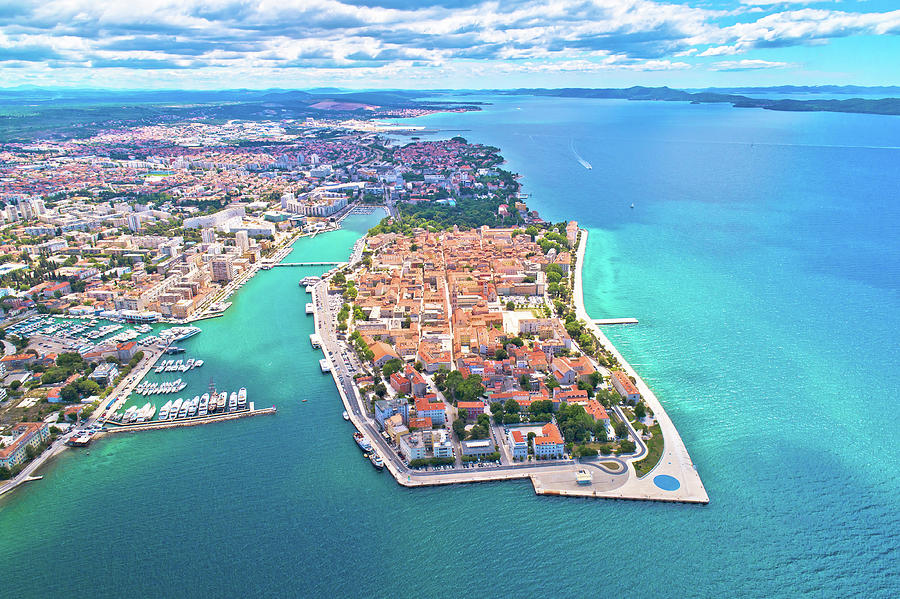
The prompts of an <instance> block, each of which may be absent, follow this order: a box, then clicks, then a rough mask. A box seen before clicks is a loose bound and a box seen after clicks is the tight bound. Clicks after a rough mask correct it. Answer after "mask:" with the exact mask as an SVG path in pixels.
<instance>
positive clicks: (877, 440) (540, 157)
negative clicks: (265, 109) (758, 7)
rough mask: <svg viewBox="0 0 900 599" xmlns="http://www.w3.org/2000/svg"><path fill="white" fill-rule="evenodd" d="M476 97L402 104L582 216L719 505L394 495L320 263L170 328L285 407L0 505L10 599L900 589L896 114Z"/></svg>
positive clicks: (169, 435)
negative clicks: (324, 304) (360, 418)
mask: <svg viewBox="0 0 900 599" xmlns="http://www.w3.org/2000/svg"><path fill="white" fill-rule="evenodd" d="M488 100H489V101H491V102H493V104H492V105H491V106H488V107H486V109H485V110H484V111H482V112H477V113H467V114H436V115H430V116H428V117H424V118H420V119H416V120H415V122H417V123H421V124H424V125H427V126H429V127H432V128H436V129H441V130H442V131H441V132H440V133H434V134H426V135H423V137H428V136H448V137H449V136H452V135H455V134H461V135H463V136H464V137H466V138H468V139H469V140H471V141H478V142H483V143H490V144H492V145H496V146H499V147H500V148H501V149H502V152H503V154H504V155H505V156H506V157H507V159H508V161H509V164H508V167H509V168H510V169H512V170H514V171H517V172H519V173H521V174H522V175H523V179H522V183H523V185H524V191H526V192H528V193H530V194H531V197H530V198H529V200H528V202H529V205H530V206H531V207H532V208H534V209H537V210H539V211H540V213H541V215H542V216H544V217H545V218H547V219H552V220H562V219H568V218H575V219H577V220H578V221H579V222H580V223H581V224H582V225H583V226H586V227H587V228H589V229H590V242H589V246H588V256H587V259H586V268H585V281H586V287H587V290H586V303H587V308H588V310H589V312H591V314H592V315H593V316H595V317H597V318H601V317H617V316H634V317H637V318H638V319H639V320H640V321H641V324H639V325H637V326H629V327H621V328H609V329H608V334H609V335H610V337H611V338H612V339H613V341H614V342H615V343H616V344H617V345H618V346H619V348H620V349H621V350H622V352H623V353H624V354H625V355H626V357H628V359H629V360H630V361H631V362H632V363H633V364H634V365H635V366H636V367H637V368H638V369H639V370H640V371H641V373H642V374H643V375H644V377H645V379H646V380H647V382H648V383H649V384H650V385H651V386H652V387H653V388H654V389H655V390H656V392H657V395H658V396H659V397H660V399H661V401H662V402H663V403H664V404H665V405H666V407H667V410H668V412H669V414H670V415H671V417H672V418H673V420H674V422H675V424H676V425H677V426H678V429H679V431H680V432H681V435H682V437H683V438H684V441H685V444H686V446H687V448H688V450H689V452H690V453H691V455H692V457H693V459H694V461H695V463H696V464H697V467H698V468H699V471H700V474H701V476H702V477H703V480H704V483H705V486H706V489H707V491H708V492H709V495H710V499H711V503H710V505H708V506H705V507H699V506H688V505H668V504H655V503H637V502H617V501H602V500H601V501H594V500H577V499H561V498H551V497H536V496H534V495H533V493H532V489H531V485H530V484H529V483H527V482H512V483H496V484H494V483H492V484H481V485H471V486H461V487H452V488H441V489H416V490H407V489H404V488H401V487H399V486H398V485H396V484H395V483H394V482H393V479H392V478H391V477H390V476H389V475H387V474H383V473H382V474H380V473H377V472H375V471H374V470H373V469H372V467H371V466H370V464H369V463H368V461H366V460H364V459H363V458H362V457H361V455H360V452H359V451H358V450H357V449H356V447H355V445H354V444H353V442H352V440H351V439H350V433H351V429H350V426H349V424H348V423H345V422H344V421H343V420H342V419H341V416H340V414H341V411H342V407H341V405H340V401H339V399H338V396H337V393H336V391H335V390H334V387H333V383H332V380H331V378H330V377H325V376H323V375H321V374H320V372H319V369H318V364H317V359H318V357H319V354H318V353H317V352H314V351H313V350H312V349H311V348H310V345H309V340H308V337H309V333H310V332H311V331H312V319H311V317H307V316H305V314H304V304H305V302H306V298H307V296H306V294H305V293H304V291H303V289H301V288H299V287H298V285H297V281H298V280H299V279H300V278H302V277H303V276H305V275H306V274H310V273H313V272H315V269H311V268H310V269H306V268H276V269H272V270H270V271H266V272H262V273H260V274H259V275H258V276H257V277H256V278H255V279H254V280H252V281H251V282H250V283H249V284H247V285H246V286H245V287H244V288H243V289H242V290H241V291H240V293H239V294H238V295H237V296H235V298H234V301H235V303H234V305H233V306H232V308H231V309H230V310H229V311H228V313H227V314H226V316H224V317H223V318H220V319H216V320H212V321H208V322H206V323H204V324H203V325H202V328H203V333H202V334H200V335H198V336H196V337H194V338H192V339H191V340H189V341H188V342H186V344H185V345H187V347H188V351H189V352H190V354H189V355H191V356H196V357H201V358H203V359H204V360H205V361H206V364H205V365H204V367H203V368H202V369H201V372H198V373H197V374H195V375H193V376H192V377H191V378H190V379H189V380H190V381H191V387H190V388H189V389H187V390H186V391H185V393H188V392H190V393H192V394H193V393H194V392H195V389H196V392H200V391H201V389H203V388H205V387H206V385H207V384H208V382H209V381H208V377H210V376H212V377H214V378H215V382H216V385H217V386H218V387H220V388H228V389H232V388H237V387H239V386H246V387H247V389H248V392H249V396H250V399H251V400H252V401H255V402H256V403H257V405H268V404H276V405H277V406H278V408H279V410H278V414H277V415H275V416H261V417H258V418H251V419H246V420H240V421H236V422H228V423H222V424H217V425H209V426H203V427H195V428H193V429H185V430H170V431H153V432H145V433H138V434H129V435H123V436H115V437H113V438H110V439H108V440H104V441H102V442H100V443H98V444H96V445H94V446H93V447H92V448H91V449H90V453H89V454H88V453H87V452H84V451H81V452H76V451H72V452H67V453H66V454H65V455H64V456H63V457H62V458H61V459H59V460H57V461H56V462H55V463H54V464H53V465H52V466H50V467H49V468H48V469H47V471H46V472H45V475H46V476H45V479H44V480H43V481H40V482H38V483H32V484H30V485H28V486H26V487H25V488H23V489H21V490H19V491H17V492H16V493H14V494H13V495H12V496H10V497H8V498H4V499H2V500H0V563H2V564H3V569H2V570H0V572H2V575H0V597H7V596H8V597H45V596H49V595H51V594H59V593H60V592H79V593H84V594H88V595H90V596H97V597H123V596H131V597H176V596H177V597H181V596H186V597H207V596H229V597H234V596H247V595H252V596H258V595H266V596H291V597H310V596H321V595H329V596H332V597H351V596H352V597H388V596H390V597H420V596H431V597H459V596H480V597H498V596H513V595H515V596H520V597H533V596H551V597H582V596H590V595H615V596H622V595H629V596H637V597H713V596H727V597H732V596H738V597H797V596H811V597H849V596H859V597H895V596H898V594H900V565H898V563H900V560H898V558H897V555H898V550H900V540H898V537H900V499H898V498H900V445H898V443H897V438H898V432H900V431H898V419H897V415H896V408H897V398H898V396H900V368H898V365H900V359H898V357H900V343H898V330H900V292H898V289H900V236H898V231H900V119H897V118H894V117H880V116H867V115H842V114H824V113H821V114H819V113H813V114H803V113H778V112H769V111H762V110H755V109H754V110H741V109H733V108H730V107H728V106H712V105H702V106H692V105H686V104H670V103H640V102H618V101H597V100H559V99H552V98H526V97H499V98H488ZM579 158H580V159H581V160H582V161H585V162H588V163H590V164H591V166H592V169H591V170H588V169H586V168H585V167H584V166H582V163H581V162H579ZM632 203H634V208H633V209H632V208H631V207H630V206H631V204H632ZM375 220H377V217H353V218H352V219H351V220H350V221H348V222H347V228H346V229H345V230H343V231H340V232H337V233H332V234H328V235H320V236H318V237H316V238H315V239H312V240H301V241H299V242H298V243H297V245H296V249H295V252H294V254H293V255H292V257H290V258H288V260H292V259H293V258H296V257H299V256H302V257H304V258H309V259H317V260H328V259H340V258H342V257H344V256H345V255H346V254H348V253H349V250H350V247H351V245H352V244H353V242H354V240H355V239H356V238H357V236H358V235H360V234H362V233H363V232H364V231H365V229H366V228H367V227H368V226H370V225H371V224H372V223H373V222H374V221H375ZM303 399H306V400H308V401H306V402H304V401H302V400H303Z"/></svg>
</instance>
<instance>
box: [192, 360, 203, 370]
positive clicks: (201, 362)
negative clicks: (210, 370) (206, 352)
mask: <svg viewBox="0 0 900 599" xmlns="http://www.w3.org/2000/svg"><path fill="white" fill-rule="evenodd" d="M201 366H203V360H194V368H200V367H201Z"/></svg>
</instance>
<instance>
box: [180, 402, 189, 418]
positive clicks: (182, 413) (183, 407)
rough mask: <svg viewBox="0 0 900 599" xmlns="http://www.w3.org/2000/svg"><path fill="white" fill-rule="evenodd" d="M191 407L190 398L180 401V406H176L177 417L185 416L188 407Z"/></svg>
mask: <svg viewBox="0 0 900 599" xmlns="http://www.w3.org/2000/svg"><path fill="white" fill-rule="evenodd" d="M190 407H191V400H189V399H186V400H184V401H183V402H182V404H181V407H180V408H178V416H177V417H178V418H186V417H187V413H188V408H190Z"/></svg>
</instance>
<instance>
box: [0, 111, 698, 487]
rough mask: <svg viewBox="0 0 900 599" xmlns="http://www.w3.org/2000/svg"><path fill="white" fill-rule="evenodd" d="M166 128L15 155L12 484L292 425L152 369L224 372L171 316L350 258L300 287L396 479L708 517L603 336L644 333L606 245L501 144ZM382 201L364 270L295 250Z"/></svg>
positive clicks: (12, 151)
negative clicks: (259, 282) (617, 301)
mask: <svg viewBox="0 0 900 599" xmlns="http://www.w3.org/2000/svg"><path fill="white" fill-rule="evenodd" d="M323 102H324V101H323ZM338 108H340V109H341V110H343V109H346V108H347V107H346V106H343V107H338V106H336V104H335V103H334V102H331V103H328V104H324V105H322V106H320V109H322V110H326V111H334V110H338ZM311 109H313V110H315V109H316V108H315V107H312V108H311ZM446 109H452V110H455V109H456V107H447V108H446ZM385 110H395V109H394V108H390V107H388V108H385ZM417 110H423V109H417ZM211 114H212V116H216V115H217V114H218V113H216V112H215V111H214V112H213V113H211ZM161 120H162V121H163V122H160V123H155V124H152V125H148V124H145V125H143V126H140V127H134V126H131V125H120V126H118V127H115V128H112V129H102V130H100V131H97V132H95V133H94V134H91V135H89V136H88V137H86V138H83V139H69V138H66V139H43V140H38V141H34V142H20V143H15V144H7V146H6V148H5V151H4V153H3V154H2V156H0V157H2V159H3V161H2V163H0V174H3V175H4V176H3V180H2V183H0V191H2V192H3V193H4V194H5V195H4V196H3V197H5V198H6V206H5V208H4V210H3V213H2V214H3V217H4V219H5V221H6V223H5V224H4V225H3V228H2V235H3V236H4V240H5V241H6V245H5V246H4V249H5V254H3V255H4V256H5V258H4V259H5V261H6V262H8V264H7V265H6V266H5V270H4V272H3V273H2V274H0V282H2V283H3V284H5V285H6V288H5V297H4V298H3V300H2V302H0V304H2V305H3V307H4V308H5V309H6V311H7V314H6V318H5V320H4V323H3V324H4V326H5V329H4V333H5V334H6V335H7V337H8V339H7V341H6V343H5V350H6V353H7V355H6V356H5V357H3V358H2V360H0V367H2V370H3V376H4V383H5V387H4V389H3V392H4V396H3V397H2V401H0V427H2V429H0V433H2V432H3V431H5V435H4V436H3V437H2V440H0V443H2V446H0V458H2V463H0V467H2V470H0V479H5V478H9V477H12V479H11V480H10V481H9V482H8V483H6V484H4V486H3V490H8V489H10V488H12V487H13V486H15V485H16V484H18V483H20V482H23V481H25V480H31V479H32V473H33V472H34V471H35V470H36V469H37V468H38V467H39V466H40V465H41V464H42V463H43V462H44V461H45V460H46V459H48V458H49V457H51V456H52V455H55V454H56V453H58V451H60V450H61V449H62V448H63V446H64V444H66V443H68V444H70V445H71V444H75V445H79V444H85V443H87V442H88V441H89V439H90V437H91V436H93V435H95V434H96V433H98V432H100V431H103V432H108V431H137V430H154V429H158V428H164V427H172V426H175V427H182V426H190V425H193V424H203V423H208V422H216V421H222V420H233V419H235V418H242V417H244V416H246V415H256V414H270V413H274V411H275V409H274V407H272V408H259V409H257V408H256V407H255V406H254V403H253V401H252V399H253V398H257V399H258V398H259V397H260V395H259V394H258V391H259V390H256V389H249V390H245V389H241V392H240V393H236V392H232V393H231V398H230V400H229V399H228V393H227V392H223V391H221V390H217V389H215V388H214V386H213V384H212V382H210V385H209V389H208V392H204V390H199V389H197V390H194V391H193V392H192V393H197V395H196V396H195V397H194V398H193V400H191V399H190V396H188V398H186V399H182V398H180V397H179V398H177V399H176V398H175V395H173V399H172V400H170V401H166V398H160V397H159V396H161V395H165V394H170V393H171V394H178V393H179V392H180V391H181V390H183V389H184V388H185V386H186V384H187V383H186V382H185V381H183V380H182V379H181V378H178V379H176V380H152V379H151V378H145V377H147V375H148V374H149V373H150V372H151V371H155V373H157V374H159V373H165V372H187V371H188V370H190V369H192V368H194V367H195V366H196V365H202V363H203V360H201V359H199V356H190V358H186V359H183V360H178V359H165V356H166V354H170V353H172V352H178V351H184V349H183V348H178V347H176V346H175V345H174V342H177V341H178V340H179V339H183V338H187V337H188V336H191V335H194V334H197V333H199V332H200V329H199V328H198V327H196V326H191V327H184V326H181V327H175V328H173V329H171V330H167V329H165V326H166V325H187V324H192V325H196V324H197V323H198V321H201V320H202V319H205V318H210V317H216V316H219V315H221V314H223V313H224V312H225V311H227V310H228V308H229V306H230V303H229V302H228V301H227V300H228V298H229V295H230V294H232V293H234V292H237V291H238V290H239V289H240V288H241V286H242V285H243V284H245V283H246V282H247V281H248V280H249V279H250V277H253V276H255V275H256V274H257V273H258V272H260V271H264V270H269V269H271V268H273V267H275V266H294V265H299V264H309V265H314V266H319V265H321V266H322V267H323V269H324V268H326V267H332V268H331V269H330V270H328V271H327V272H325V273H324V274H323V275H322V276H321V277H306V279H309V280H307V281H306V282H303V283H302V284H303V285H304V286H306V287H307V290H308V291H309V292H310V293H312V295H313V298H312V301H311V302H310V303H309V305H308V306H307V313H312V314H313V315H314V318H315V327H316V335H315V338H314V342H315V343H316V344H318V345H320V346H321V347H322V349H323V351H324V353H325V357H324V358H323V360H322V370H323V371H328V372H330V373H331V375H332V376H333V377H334V380H335V382H336V384H337V388H338V391H339V392H340V395H341V397H342V400H343V402H344V406H345V408H346V413H347V419H348V420H351V421H352V423H353V425H354V426H355V428H356V429H357V431H356V435H355V439H356V443H357V444H358V445H359V446H360V447H361V448H362V449H364V450H365V452H366V453H367V455H369V457H370V459H371V460H372V462H373V464H375V466H376V467H378V468H384V467H386V468H387V469H388V470H389V471H390V472H391V473H392V474H393V475H394V476H395V478H396V479H397V481H398V482H399V483H400V484H402V485H406V486H423V485H435V484H449V483H463V482H477V481H492V480H506V479H521V478H527V479H530V480H531V481H532V483H533V486H534V488H535V491H536V492H537V493H541V494H558V495H572V496H590V497H611V498H623V499H647V500H661V501H681V502H691V503H707V502H708V497H707V494H706V492H705V489H704V487H703V484H702V482H701V481H700V477H699V475H698V474H697V471H696V469H695V468H694V466H693V464H692V463H691V460H690V457H689V455H688V453H687V451H686V449H685V447H684V444H683V443H682V441H681V439H680V437H679V435H678V432H677V430H676V429H675V427H674V425H673V424H672V422H671V420H670V419H669V417H668V416H667V415H666V413H665V410H664V409H663V406H662V405H661V404H660V402H659V401H658V400H657V398H656V397H655V396H654V395H653V393H652V391H651V390H650V389H649V388H648V387H647V385H645V384H644V383H643V381H642V380H641V379H640V377H639V375H638V373H637V372H635V371H634V369H632V368H631V366H630V365H629V364H628V363H627V362H626V361H625V359H624V358H623V357H622V356H621V355H620V354H619V352H618V351H616V349H615V348H614V347H613V346H612V344H611V343H610V342H609V340H608V339H607V338H606V337H605V335H604V334H603V332H602V331H601V329H600V328H599V327H598V326H597V323H598V322H599V323H601V324H609V323H610V322H634V320H633V319H613V320H612V321H610V320H603V321H597V322H595V321H593V320H592V319H591V317H590V316H589V315H588V314H587V311H586V309H585V307H584V304H583V301H582V289H583V286H582V274H581V272H582V265H583V262H584V255H585V246H586V244H587V242H588V233H587V231H586V230H582V229H580V228H579V227H578V225H577V223H576V222H575V221H568V222H559V223H550V222H546V221H544V220H543V219H542V218H541V217H540V215H539V214H538V213H537V212H536V211H534V210H530V209H529V207H528V206H527V205H526V203H525V199H526V198H527V195H526V194H524V193H522V190H521V187H520V185H519V182H518V180H517V176H516V175H515V174H514V173H511V172H509V171H507V170H505V169H504V168H502V165H503V157H502V156H501V155H500V152H499V149H498V148H495V147H491V146H486V145H481V144H473V143H469V142H468V141H467V140H466V139H464V138H462V137H453V138H450V139H444V140H430V141H423V140H418V139H415V138H414V139H413V140H411V141H410V142H409V143H399V144H398V143H396V142H395V140H393V139H390V138H387V137H385V136H383V134H382V133H381V132H380V127H382V125H380V124H377V126H374V127H373V125H372V123H370V122H369V121H367V120H365V119H360V118H359V117H358V115H350V114H332V116H331V117H324V116H323V117H320V118H312V117H310V118H307V119H305V120H304V121H303V123H302V124H301V123H297V122H295V121H293V119H285V120H261V121H260V120H253V121H237V120H234V121H229V122H227V123H218V122H194V121H191V122H176V123H171V122H169V121H168V120H167V119H161ZM98 157H99V158H98ZM376 208H383V209H384V210H385V211H386V212H387V213H388V215H389V216H388V217H387V218H385V219H384V220H382V222H381V223H380V224H378V225H377V226H376V227H374V228H373V229H372V230H370V231H369V234H368V235H367V236H365V237H364V238H362V239H361V240H360V241H359V242H358V243H357V244H356V246H355V248H354V251H353V253H352V255H351V256H350V257H349V259H348V261H347V262H344V263H339V264H337V265H334V264H333V263H320V262H316V261H315V260H312V261H310V262H305V261H304V262H302V263H296V264H295V262H292V261H291V260H290V259H287V258H286V256H287V255H288V253H289V252H290V248H291V245H292V244H293V242H294V241H295V240H296V239H298V238H299V237H300V236H304V235H306V236H315V235H318V234H323V233H324V234H327V232H328V231H330V230H333V229H335V228H339V227H340V223H341V221H342V219H343V218H344V217H346V216H347V215H348V214H352V213H354V212H356V211H363V212H371V211H372V210H374V209H376ZM247 393H249V394H250V397H251V401H247V402H245V398H246V396H247ZM201 394H202V395H201ZM238 398H240V401H241V402H242V403H236V401H237V400H238ZM185 434H189V433H185Z"/></svg>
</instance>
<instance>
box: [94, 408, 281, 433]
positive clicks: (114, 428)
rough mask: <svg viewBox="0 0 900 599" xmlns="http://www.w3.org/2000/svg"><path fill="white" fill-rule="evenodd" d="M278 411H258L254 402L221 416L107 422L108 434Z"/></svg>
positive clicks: (264, 409) (192, 424)
mask: <svg viewBox="0 0 900 599" xmlns="http://www.w3.org/2000/svg"><path fill="white" fill-rule="evenodd" d="M277 411H278V410H277V409H276V408H275V406H272V407H270V408H260V409H256V407H255V406H254V405H253V402H251V403H250V407H249V408H247V409H245V410H238V411H236V412H224V413H221V414H209V415H206V416H191V417H188V418H177V419H175V420H151V421H150V422H136V423H133V424H131V423H121V422H107V424H108V425H110V426H108V428H107V432H111V433H121V432H124V431H149V430H156V429H160V428H176V427H182V426H196V425H198V424H209V423H210V422H225V421H226V420H236V419H238V418H247V417H249V416H260V415H262V414H275V413H276V412H277Z"/></svg>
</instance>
